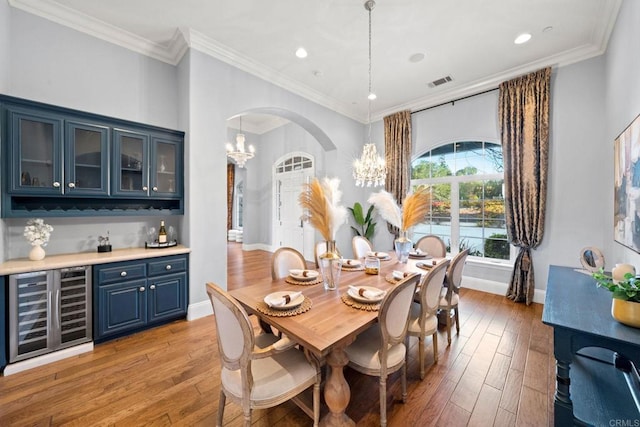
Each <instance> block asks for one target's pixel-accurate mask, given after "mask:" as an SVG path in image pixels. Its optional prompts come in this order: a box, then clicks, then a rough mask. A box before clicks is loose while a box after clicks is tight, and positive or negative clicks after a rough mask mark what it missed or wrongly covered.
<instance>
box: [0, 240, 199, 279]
mask: <svg viewBox="0 0 640 427" xmlns="http://www.w3.org/2000/svg"><path fill="white" fill-rule="evenodd" d="M189 252H191V249H189V248H188V247H186V246H183V245H177V246H173V247H170V248H162V249H145V248H126V249H114V250H113V251H112V252H101V253H99V252H80V253H71V254H60V255H47V257H46V258H45V259H43V260H42V261H31V260H30V259H29V258H17V259H12V260H9V261H7V262H4V263H2V264H0V276H6V275H9V274H18V273H29V272H32V271H42V270H53V269H57V268H66V267H77V266H81V265H95V264H106V263H110V262H118V261H130V260H134V259H142V258H154V257H159V256H167V255H178V254H186V253H189Z"/></svg>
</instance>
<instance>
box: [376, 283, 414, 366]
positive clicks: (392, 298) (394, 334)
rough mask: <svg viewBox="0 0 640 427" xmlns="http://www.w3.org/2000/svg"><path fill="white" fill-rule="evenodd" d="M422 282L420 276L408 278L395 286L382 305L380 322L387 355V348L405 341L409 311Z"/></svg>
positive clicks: (379, 314) (384, 350) (379, 313)
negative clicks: (419, 283)
mask: <svg viewBox="0 0 640 427" xmlns="http://www.w3.org/2000/svg"><path fill="white" fill-rule="evenodd" d="M419 281H420V274H417V273H414V274H412V275H411V276H407V277H406V278H405V279H403V280H402V281H401V282H399V283H398V284H397V285H396V286H394V287H393V288H392V289H391V290H390V291H389V292H387V295H385V297H384V299H383V300H382V302H381V303H380V311H379V312H378V321H379V323H380V331H381V332H382V347H381V349H382V352H381V354H384V353H386V349H387V346H389V345H393V344H398V343H401V342H403V341H404V338H405V336H406V334H407V327H408V325H409V311H410V309H411V302H412V301H413V296H414V294H415V292H416V287H417V286H418V282H419Z"/></svg>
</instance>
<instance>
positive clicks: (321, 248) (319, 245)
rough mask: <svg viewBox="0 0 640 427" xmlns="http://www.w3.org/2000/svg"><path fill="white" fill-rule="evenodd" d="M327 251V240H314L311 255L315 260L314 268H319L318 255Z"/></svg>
mask: <svg viewBox="0 0 640 427" xmlns="http://www.w3.org/2000/svg"><path fill="white" fill-rule="evenodd" d="M325 252H327V241H326V240H321V241H319V242H316V246H315V248H314V250H313V255H314V258H315V260H316V268H320V255H322V254H323V253H325Z"/></svg>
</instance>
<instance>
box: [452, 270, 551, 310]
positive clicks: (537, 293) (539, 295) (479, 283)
mask: <svg viewBox="0 0 640 427" xmlns="http://www.w3.org/2000/svg"><path fill="white" fill-rule="evenodd" d="M462 287H463V288H469V289H473V290H476V291H481V292H487V293H490V294H495V295H503V296H504V295H506V294H507V290H508V289H509V285H508V284H507V283H501V282H495V281H493V280H486V279H478V278H477V277H469V276H462ZM545 295H546V290H545V289H535V290H534V292H533V302H537V303H539V304H544V298H545Z"/></svg>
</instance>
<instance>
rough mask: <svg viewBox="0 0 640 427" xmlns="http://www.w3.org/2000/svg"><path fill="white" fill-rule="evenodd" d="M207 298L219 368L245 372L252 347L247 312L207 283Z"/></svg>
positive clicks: (251, 331) (252, 337)
mask: <svg viewBox="0 0 640 427" xmlns="http://www.w3.org/2000/svg"><path fill="white" fill-rule="evenodd" d="M207 294H209V299H210V300H211V305H212V306H213V313H214V319H215V322H216V330H217V333H218V351H219V352H220V358H221V360H222V366H223V367H225V368H227V369H229V370H233V371H235V370H237V369H242V370H243V371H245V370H246V369H247V366H248V364H249V361H250V356H251V352H252V351H253V347H254V345H255V336H254V334H253V328H252V326H251V321H250V320H249V317H248V316H247V312H246V311H245V310H244V308H242V306H241V305H240V303H238V302H237V301H236V300H235V299H233V298H232V297H231V296H229V294H227V293H226V292H225V291H223V290H222V289H221V288H220V287H219V286H217V285H215V284H213V283H207ZM245 372H246V371H245ZM249 373H250V371H249ZM243 376H245V375H243Z"/></svg>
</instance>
